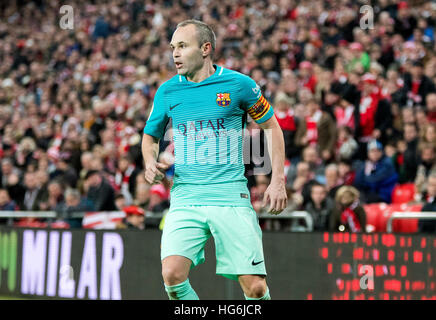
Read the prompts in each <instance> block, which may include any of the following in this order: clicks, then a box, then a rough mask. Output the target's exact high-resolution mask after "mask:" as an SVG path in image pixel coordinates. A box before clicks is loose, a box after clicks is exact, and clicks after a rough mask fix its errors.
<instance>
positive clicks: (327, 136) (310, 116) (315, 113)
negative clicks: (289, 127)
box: [295, 99, 336, 161]
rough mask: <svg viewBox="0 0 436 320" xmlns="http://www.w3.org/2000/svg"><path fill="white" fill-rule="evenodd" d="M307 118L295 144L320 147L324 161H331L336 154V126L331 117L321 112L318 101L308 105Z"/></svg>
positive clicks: (302, 124) (298, 132)
mask: <svg viewBox="0 0 436 320" xmlns="http://www.w3.org/2000/svg"><path fill="white" fill-rule="evenodd" d="M306 106H307V116H306V117H305V119H304V120H303V121H301V124H300V125H299V126H298V129H297V133H296V135H295V144H296V145H297V146H300V147H306V146H308V145H314V146H318V148H319V152H320V155H321V158H322V160H323V161H330V160H331V159H332V158H333V156H334V152H335V143H336V125H335V123H334V121H333V119H332V118H331V116H330V115H329V114H328V113H327V112H324V111H322V110H321V108H320V105H319V104H318V103H317V102H316V100H314V99H311V100H310V101H308V103H307V105H306Z"/></svg>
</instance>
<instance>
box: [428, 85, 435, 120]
mask: <svg viewBox="0 0 436 320" xmlns="http://www.w3.org/2000/svg"><path fill="white" fill-rule="evenodd" d="M426 101H427V108H426V110H427V112H426V113H427V119H428V120H429V121H430V122H431V123H435V122H436V93H433V92H432V93H429V94H428V95H427V97H426Z"/></svg>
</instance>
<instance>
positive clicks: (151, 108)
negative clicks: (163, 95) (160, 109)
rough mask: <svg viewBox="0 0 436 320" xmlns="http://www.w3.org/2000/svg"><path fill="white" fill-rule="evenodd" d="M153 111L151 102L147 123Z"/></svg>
mask: <svg viewBox="0 0 436 320" xmlns="http://www.w3.org/2000/svg"><path fill="white" fill-rule="evenodd" d="M153 109H154V102H153V104H152V105H151V110H150V114H149V115H148V119H147V121H148V120H150V118H151V114H152V112H153Z"/></svg>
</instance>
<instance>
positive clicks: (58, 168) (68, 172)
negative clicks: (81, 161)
mask: <svg viewBox="0 0 436 320" xmlns="http://www.w3.org/2000/svg"><path fill="white" fill-rule="evenodd" d="M68 158H69V155H67V154H61V155H59V158H58V159H56V161H55V162H54V164H55V170H54V171H53V172H52V173H51V174H50V179H57V180H59V181H61V182H62V184H64V185H67V186H69V187H70V188H75V187H76V186H77V179H78V177H77V173H76V170H75V169H74V168H73V167H72V166H71V165H70V164H69V162H68Z"/></svg>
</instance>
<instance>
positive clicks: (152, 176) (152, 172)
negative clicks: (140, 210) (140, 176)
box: [144, 162, 168, 185]
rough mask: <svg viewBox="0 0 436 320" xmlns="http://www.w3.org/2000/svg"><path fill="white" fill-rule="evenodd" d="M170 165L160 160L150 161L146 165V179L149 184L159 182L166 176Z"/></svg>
mask: <svg viewBox="0 0 436 320" xmlns="http://www.w3.org/2000/svg"><path fill="white" fill-rule="evenodd" d="M166 169H168V165H167V164H164V163H160V162H155V163H149V164H147V165H146V166H145V173H144V176H145V181H147V182H148V183H149V184H151V185H153V184H157V183H159V182H160V181H162V179H163V178H164V177H165V170H166Z"/></svg>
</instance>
